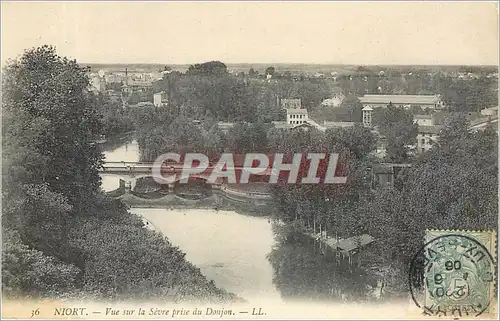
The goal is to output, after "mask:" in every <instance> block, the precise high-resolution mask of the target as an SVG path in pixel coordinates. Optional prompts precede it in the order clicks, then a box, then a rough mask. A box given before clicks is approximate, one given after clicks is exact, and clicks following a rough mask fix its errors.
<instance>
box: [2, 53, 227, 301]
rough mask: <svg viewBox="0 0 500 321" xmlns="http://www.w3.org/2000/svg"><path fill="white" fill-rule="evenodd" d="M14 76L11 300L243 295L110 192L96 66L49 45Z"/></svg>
mask: <svg viewBox="0 0 500 321" xmlns="http://www.w3.org/2000/svg"><path fill="white" fill-rule="evenodd" d="M4 75H5V77H4V83H3V101H2V114H3V133H2V138H3V150H2V151H3V155H2V156H3V167H2V170H3V175H2V180H3V181H2V186H3V189H2V223H3V224H2V228H3V233H2V234H3V262H4V264H3V265H2V284H3V291H4V294H5V295H7V296H9V297H13V296H32V297H33V296H34V297H60V296H66V297H67V296H77V295H78V296H81V297H86V298H93V297H95V298H101V299H102V298H105V299H139V298H148V297H150V298H155V299H162V300H166V301H182V300H188V299H193V300H205V301H224V300H229V299H233V298H234V296H233V295H229V294H228V293H226V292H225V291H223V290H220V289H218V288H216V287H215V285H214V284H213V282H209V281H208V280H207V279H206V278H205V277H204V276H203V275H202V274H201V273H200V271H199V269H197V268H196V267H194V266H192V265H191V264H190V263H189V262H187V261H186V260H185V259H184V254H183V253H181V252H180V251H179V249H178V248H176V247H174V246H172V245H171V244H170V243H169V242H168V240H167V239H165V238H164V237H162V236H160V235H159V234H158V233H156V232H152V231H149V230H148V229H146V228H145V227H144V226H143V223H142V221H141V220H140V219H139V218H137V217H136V216H135V215H132V214H130V213H128V212H127V210H126V208H125V207H124V205H123V204H122V203H121V202H119V201H115V200H112V199H110V198H109V197H108V196H105V195H104V194H103V192H102V191H101V189H100V178H99V176H98V172H97V170H98V168H99V166H100V165H101V158H102V155H101V152H100V151H99V149H98V147H97V145H96V144H95V143H94V141H95V140H96V139H98V138H99V137H100V135H101V134H102V133H103V128H102V124H103V123H102V119H101V118H100V114H101V113H100V111H101V109H99V107H100V106H102V104H99V103H96V97H94V96H93V95H92V94H91V93H89V92H87V90H86V88H88V79H87V70H86V69H83V68H81V67H79V65H78V64H77V63H76V62H75V61H71V60H68V59H66V58H61V57H59V56H57V54H56V53H55V50H54V49H53V48H52V47H48V46H43V47H39V48H36V49H32V50H28V51H26V52H25V54H24V55H23V56H22V57H21V58H20V59H19V60H18V61H13V62H10V64H9V65H8V67H7V68H6V70H5V73H4ZM98 99H101V97H99V98H98ZM110 110H111V111H112V110H113V108H112V107H110ZM114 110H115V111H116V108H115V109H114ZM105 130H106V129H105ZM107 130H108V131H109V130H110V129H109V128H108V129H107Z"/></svg>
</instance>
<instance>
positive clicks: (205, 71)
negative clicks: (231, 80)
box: [186, 61, 227, 76]
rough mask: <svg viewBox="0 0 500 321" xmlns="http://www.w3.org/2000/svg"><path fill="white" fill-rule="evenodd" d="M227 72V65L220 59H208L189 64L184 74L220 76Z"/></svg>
mask: <svg viewBox="0 0 500 321" xmlns="http://www.w3.org/2000/svg"><path fill="white" fill-rule="evenodd" d="M225 73H227V66H226V65H225V64H224V63H222V62H220V61H209V62H204V63H202V64H195V65H194V66H193V65H191V66H189V69H188V70H187V71H186V75H201V76H221V75H223V74H225Z"/></svg>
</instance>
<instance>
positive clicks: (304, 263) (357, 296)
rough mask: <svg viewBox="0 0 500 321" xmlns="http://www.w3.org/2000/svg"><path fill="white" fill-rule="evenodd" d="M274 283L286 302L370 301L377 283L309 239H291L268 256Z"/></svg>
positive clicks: (333, 252)
mask: <svg viewBox="0 0 500 321" xmlns="http://www.w3.org/2000/svg"><path fill="white" fill-rule="evenodd" d="M268 259H269V262H270V263H271V266H272V267H273V271H274V276H273V283H274V285H275V286H276V287H277V289H278V290H279V292H280V293H281V295H282V297H283V299H285V300H300V301H303V300H311V301H330V300H331V301H338V300H345V301H369V300H373V299H375V297H376V293H375V292H376V289H377V279H376V278H375V277H374V276H373V275H370V274H369V273H367V272H366V271H365V270H364V269H363V268H362V267H360V266H358V265H357V262H356V260H350V259H349V258H348V257H344V258H342V256H341V255H340V253H338V252H335V251H333V250H332V249H330V248H327V247H326V246H324V245H323V246H321V244H320V243H319V242H316V241H315V240H313V239H311V238H310V237H308V236H303V235H299V234H295V235H290V236H289V237H287V238H284V239H283V240H282V241H281V242H280V243H278V244H277V245H275V246H274V248H273V249H272V251H271V253H270V254H269V255H268Z"/></svg>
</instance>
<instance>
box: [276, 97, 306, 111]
mask: <svg viewBox="0 0 500 321" xmlns="http://www.w3.org/2000/svg"><path fill="white" fill-rule="evenodd" d="M280 103H281V108H282V109H301V108H302V101H301V99H300V98H299V99H280Z"/></svg>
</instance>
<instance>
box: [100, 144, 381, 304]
mask: <svg viewBox="0 0 500 321" xmlns="http://www.w3.org/2000/svg"><path fill="white" fill-rule="evenodd" d="M138 150H139V149H138V144H137V142H136V141H124V142H123V143H122V144H121V145H119V144H118V145H115V147H114V148H111V149H110V150H108V151H105V152H104V154H105V157H106V160H108V161H138V160H139V153H138ZM118 185H119V181H118V178H117V177H113V176H105V177H103V181H102V187H103V189H104V190H106V191H110V190H114V189H116V188H117V187H118ZM131 211H132V212H133V213H136V214H138V215H140V216H142V217H143V219H144V220H145V222H146V223H147V224H148V225H149V226H150V227H151V228H153V229H155V230H157V231H158V232H160V233H163V234H164V235H165V236H166V237H168V239H169V240H170V241H171V242H172V244H174V245H175V246H178V247H179V248H180V249H181V250H182V251H183V252H184V253H186V259H187V260H189V261H190V262H191V263H193V264H194V265H196V266H197V267H199V268H200V270H201V272H202V273H203V274H204V275H205V276H206V277H207V278H209V279H211V280H213V281H214V282H215V284H216V285H217V286H218V287H220V288H223V289H226V290H228V291H230V292H233V293H235V294H237V295H239V296H241V297H243V298H245V299H246V300H247V301H248V302H250V303H257V302H264V303H267V304H269V302H275V303H277V304H281V303H287V302H298V301H299V302H303V301H307V302H311V303H312V302H316V303H320V302H332V301H342V302H344V301H351V302H353V301H365V302H366V301H371V300H373V299H374V296H376V294H375V293H377V292H378V293H380V291H379V290H377V289H378V287H379V282H378V281H377V280H376V278H374V275H373V274H371V273H367V272H366V271H364V270H363V269H362V267H359V268H358V267H353V266H347V267H346V265H345V264H343V263H342V262H341V261H339V259H338V257H337V258H336V256H335V253H333V252H332V251H331V250H327V249H325V248H320V247H319V245H320V244H319V243H317V242H315V241H314V240H311V239H310V238H308V237H302V236H299V237H291V238H290V237H286V238H280V242H279V243H277V242H276V241H275V237H274V234H273V229H272V226H271V223H270V222H269V220H268V218H266V217H255V216H251V215H243V214H240V213H237V212H232V211H218V212H216V211H215V210H202V209H170V208H165V209H161V208H160V209H158V208H156V209H152V208H132V209H131Z"/></svg>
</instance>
